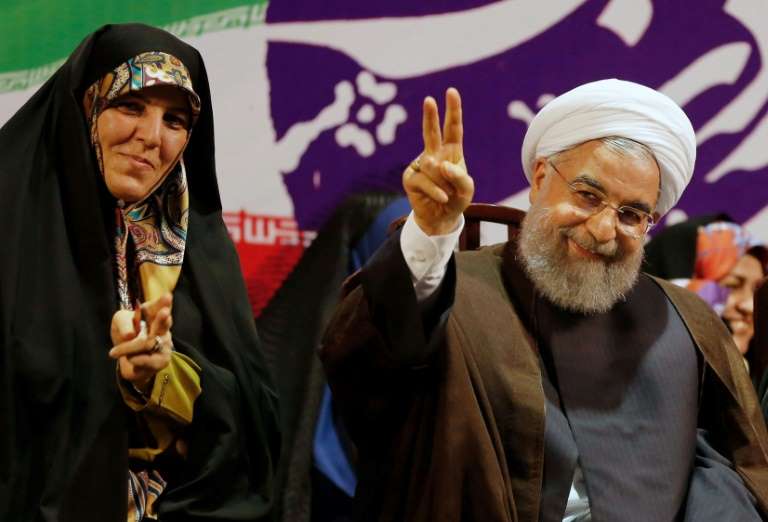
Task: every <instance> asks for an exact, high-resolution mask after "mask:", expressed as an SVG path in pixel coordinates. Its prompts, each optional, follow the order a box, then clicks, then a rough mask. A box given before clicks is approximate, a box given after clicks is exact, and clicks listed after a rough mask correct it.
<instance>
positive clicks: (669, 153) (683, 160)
mask: <svg viewBox="0 0 768 522" xmlns="http://www.w3.org/2000/svg"><path fill="white" fill-rule="evenodd" d="M607 136H620V137H623V138H629V139H631V140H634V141H637V142H640V143H642V144H644V145H646V146H647V147H648V148H649V149H651V151H653V154H654V156H655V157H656V161H657V162H658V164H659V168H660V170H661V195H660V196H659V201H658V203H657V205H656V211H657V212H659V213H660V214H661V215H663V214H666V213H667V212H668V211H669V210H670V209H671V208H672V207H674V206H675V204H676V203H677V201H678V200H679V199H680V196H681V195H682V194H683V190H685V187H686V185H688V182H689V181H690V180H691V176H692V175H693V165H694V163H695V162H696V134H695V133H694V131H693V127H692V126H691V122H690V120H688V117H687V116H686V115H685V113H684V112H683V110H682V109H681V108H680V107H679V106H678V105H677V104H676V103H675V102H673V101H672V100H671V99H670V98H668V97H667V96H665V95H664V94H661V93H660V92H658V91H655V90H653V89H650V88H648V87H645V86H644V85H640V84H637V83H633V82H626V81H622V80H600V81H597V82H592V83H586V84H584V85H580V86H579V87H576V88H575V89H573V90H570V91H568V92H566V93H565V94H562V95H560V96H558V97H557V98H555V99H554V100H552V101H551V102H549V103H547V104H546V105H545V106H544V108H543V109H541V111H539V113H538V114H537V115H536V117H535V118H534V119H533V121H532V122H531V125H530V126H529V127H528V132H527V133H526V135H525V140H523V151H522V160H523V170H524V171H525V176H526V177H527V178H528V181H529V182H530V181H531V175H532V173H533V167H534V164H535V162H536V159H537V158H540V157H548V156H551V155H552V154H556V153H558V152H562V151H564V150H567V149H570V148H572V147H574V146H576V145H579V144H581V143H584V142H585V141H589V140H594V139H597V138H605V137H607Z"/></svg>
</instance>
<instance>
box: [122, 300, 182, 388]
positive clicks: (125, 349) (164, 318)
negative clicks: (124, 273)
mask: <svg viewBox="0 0 768 522" xmlns="http://www.w3.org/2000/svg"><path fill="white" fill-rule="evenodd" d="M172 306H173V296H172V295H171V294H170V293H169V294H165V295H163V296H161V297H158V298H157V299H155V300H153V301H147V302H146V303H144V304H142V305H141V307H137V308H136V310H134V311H130V310H118V311H117V312H115V315H113V316H112V325H111V328H110V333H111V336H112V343H113V344H114V347H113V348H112V349H111V350H110V351H109V356H110V357H112V358H113V359H117V361H118V366H119V369H120V376H121V377H122V378H123V379H125V380H126V381H130V382H132V383H133V384H134V386H136V387H137V388H139V389H140V390H141V391H142V392H147V391H148V390H149V389H151V385H152V382H153V379H154V376H155V374H156V373H157V372H159V371H160V370H162V369H163V368H165V367H166V366H168V364H169V363H170V361H171V352H172V351H173V343H172V341H171V325H172V324H173V319H172V318H171V309H172ZM142 317H144V321H145V325H144V326H142V325H141V322H142Z"/></svg>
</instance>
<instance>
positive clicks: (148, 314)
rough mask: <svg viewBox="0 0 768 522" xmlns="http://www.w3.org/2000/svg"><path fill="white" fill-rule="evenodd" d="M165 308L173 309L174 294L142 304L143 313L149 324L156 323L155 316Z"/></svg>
mask: <svg viewBox="0 0 768 522" xmlns="http://www.w3.org/2000/svg"><path fill="white" fill-rule="evenodd" d="M163 308H173V294H171V293H170V292H169V293H166V294H163V295H162V296H160V297H158V298H157V299H154V300H152V301H147V302H146V303H144V304H142V305H141V313H142V316H143V317H144V320H145V321H146V322H147V324H151V323H152V321H154V318H155V315H157V313H158V312H159V311H160V310H162V309H163Z"/></svg>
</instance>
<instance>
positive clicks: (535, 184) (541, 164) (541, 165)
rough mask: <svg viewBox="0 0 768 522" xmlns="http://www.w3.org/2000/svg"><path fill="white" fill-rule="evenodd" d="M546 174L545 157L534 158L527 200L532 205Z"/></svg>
mask: <svg viewBox="0 0 768 522" xmlns="http://www.w3.org/2000/svg"><path fill="white" fill-rule="evenodd" d="M546 176H547V160H546V158H536V161H535V163H534V164H533V172H532V173H531V191H530V192H529V193H528V201H529V202H530V203H531V205H533V203H534V202H535V201H536V199H537V198H538V195H539V191H540V190H541V188H542V187H543V186H544V179H545V178H546Z"/></svg>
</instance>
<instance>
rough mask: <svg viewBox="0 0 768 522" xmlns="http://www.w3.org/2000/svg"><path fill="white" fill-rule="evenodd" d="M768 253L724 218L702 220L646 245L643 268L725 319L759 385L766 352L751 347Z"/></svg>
mask: <svg viewBox="0 0 768 522" xmlns="http://www.w3.org/2000/svg"><path fill="white" fill-rule="evenodd" d="M766 266H768V249H766V247H765V245H763V244H762V243H761V242H759V241H757V240H756V239H754V238H753V237H751V235H750V234H749V232H747V230H746V229H745V228H744V227H742V226H740V225H738V224H736V223H734V222H732V220H731V219H730V217H729V216H727V215H725V214H718V215H711V216H701V217H698V218H695V219H691V220H688V221H684V222H682V223H677V224H675V225H672V226H669V227H667V228H665V229H664V230H662V231H661V232H660V233H659V234H658V235H656V236H655V237H654V238H653V239H652V240H651V241H650V242H649V243H648V244H647V245H646V257H645V266H644V269H645V271H646V272H648V273H649V274H651V275H655V276H657V277H661V278H664V279H668V280H670V281H672V282H673V283H675V284H677V285H679V286H682V287H684V288H688V289H689V290H691V291H693V292H695V293H696V294H698V295H699V297H701V298H702V299H704V300H705V301H706V302H707V303H709V305H710V306H711V307H712V309H713V310H714V311H715V312H716V313H717V314H718V315H719V316H720V317H722V319H723V321H724V322H725V324H726V326H727V327H728V329H729V330H730V332H731V334H732V335H733V341H734V343H735V344H736V347H737V348H738V349H739V352H740V353H741V355H742V356H743V357H744V360H745V362H746V363H747V367H748V369H749V370H750V374H751V377H752V380H753V382H754V383H755V386H757V385H758V384H759V381H760V378H761V376H762V374H763V372H764V371H765V367H764V364H765V363H764V359H765V355H766V354H760V353H758V352H759V350H757V349H752V347H751V341H752V337H753V335H754V332H755V324H754V297H755V290H756V289H757V288H758V287H759V286H760V284H761V283H762V281H763V278H764V277H765V275H766Z"/></svg>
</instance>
